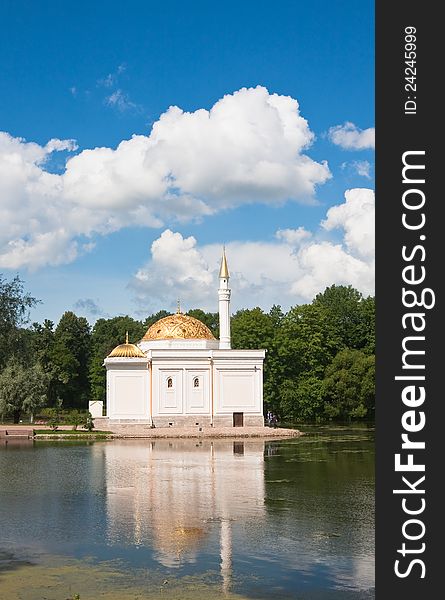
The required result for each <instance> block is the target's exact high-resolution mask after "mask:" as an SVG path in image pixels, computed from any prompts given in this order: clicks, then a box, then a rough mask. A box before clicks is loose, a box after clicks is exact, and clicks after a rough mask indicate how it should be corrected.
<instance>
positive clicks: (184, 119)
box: [0, 86, 330, 269]
mask: <svg viewBox="0 0 445 600" xmlns="http://www.w3.org/2000/svg"><path fill="white" fill-rule="evenodd" d="M118 102H119V100H116V103H117V104H118ZM312 140H313V134H312V132H311V131H310V129H309V126H308V123H307V121H306V120H305V119H304V118H303V117H301V115H300V113H299V106H298V102H297V101H296V100H294V99H293V98H290V97H289V96H279V95H277V94H269V92H268V91H267V89H266V88H264V87H260V86H258V87H256V88H250V89H246V88H242V89H241V90H239V91H237V92H235V93H234V94H231V95H226V96H224V97H223V98H222V99H220V100H219V101H218V102H216V104H215V105H214V106H213V107H212V108H211V109H210V110H204V109H200V110H197V111H195V112H193V113H187V112H184V111H182V110H181V109H180V108H178V107H175V106H173V107H170V108H169V109H168V110H167V111H166V112H165V113H164V114H162V115H161V117H160V118H159V120H158V121H157V122H156V123H155V124H154V125H153V128H152V131H151V133H150V135H148V136H144V135H135V136H133V137H132V138H131V139H130V140H124V141H122V142H121V143H120V144H119V145H118V146H117V148H115V149H113V148H107V147H98V148H94V149H91V150H83V151H82V152H80V153H79V154H77V155H75V156H73V157H72V158H70V159H68V160H67V163H66V168H65V171H64V172H63V173H61V174H54V173H50V172H49V171H47V170H46V169H45V160H47V159H48V157H49V156H50V155H51V153H52V152H55V151H58V150H70V151H73V150H75V149H76V146H75V142H74V141H73V140H50V142H48V144H46V145H45V146H41V145H39V144H35V143H28V142H25V141H24V140H23V139H21V138H14V137H12V136H10V135H8V134H7V133H0V199H1V200H0V201H1V205H0V217H1V218H0V267H2V268H14V269H15V268H21V267H29V268H38V267H39V266H43V265H46V264H60V263H62V262H69V261H71V260H74V259H75V257H76V256H77V253H78V247H79V243H84V242H85V240H84V239H82V238H84V237H87V238H88V237H91V236H93V235H95V234H106V233H109V232H111V231H116V230H118V229H120V228H122V227H126V226H148V227H160V226H162V225H163V224H164V223H165V222H169V221H170V222H178V221H179V222H181V221H187V220H192V219H199V218H202V217H204V216H205V215H209V214H212V213H216V212H218V211H220V210H223V209H227V208H231V207H236V206H240V205H242V204H245V203H252V202H262V203H268V204H280V203H283V202H285V201H287V200H291V201H299V202H305V203H311V202H314V196H315V189H316V186H317V185H321V184H323V183H324V182H325V181H326V180H327V179H328V178H329V177H330V172H329V169H328V166H327V164H326V163H324V162H321V163H318V162H316V161H314V160H312V159H311V158H309V157H308V156H307V155H306V154H305V153H304V152H305V151H306V149H307V148H308V147H309V146H310V144H311V142H312ZM79 239H80V241H79Z"/></svg>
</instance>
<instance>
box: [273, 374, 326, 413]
mask: <svg viewBox="0 0 445 600" xmlns="http://www.w3.org/2000/svg"><path fill="white" fill-rule="evenodd" d="M280 396H281V406H280V408H281V412H282V417H283V419H285V420H287V421H303V422H308V421H320V420H321V419H322V417H323V416H324V413H323V407H324V402H323V382H322V381H321V380H320V379H319V378H318V377H315V376H313V375H304V376H302V377H299V379H298V380H297V381H294V380H292V379H285V380H284V381H283V382H282V383H281V385H280Z"/></svg>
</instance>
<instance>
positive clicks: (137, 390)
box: [107, 359, 150, 420]
mask: <svg viewBox="0 0 445 600" xmlns="http://www.w3.org/2000/svg"><path fill="white" fill-rule="evenodd" d="M109 360H110V359H108V361H109ZM149 391H150V390H149V372H148V368H147V361H146V360H140V361H137V359H127V362H114V363H111V364H107V416H108V417H109V418H110V419H136V420H145V419H149V418H150V410H149V407H150V397H149Z"/></svg>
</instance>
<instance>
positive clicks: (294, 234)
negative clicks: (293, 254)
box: [275, 227, 312, 246]
mask: <svg viewBox="0 0 445 600" xmlns="http://www.w3.org/2000/svg"><path fill="white" fill-rule="evenodd" d="M311 236H312V233H311V232H310V231H307V229H305V228H304V227H298V229H279V230H278V231H277V232H276V233H275V237H276V238H277V239H278V240H283V241H285V242H287V243H288V244H290V245H292V246H298V245H299V244H301V243H302V242H303V241H304V240H307V239H308V238H310V237H311Z"/></svg>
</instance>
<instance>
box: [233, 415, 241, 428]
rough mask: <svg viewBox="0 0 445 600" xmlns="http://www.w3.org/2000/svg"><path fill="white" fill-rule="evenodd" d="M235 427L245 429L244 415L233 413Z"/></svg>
mask: <svg viewBox="0 0 445 600" xmlns="http://www.w3.org/2000/svg"><path fill="white" fill-rule="evenodd" d="M233 426H234V427H244V413H233Z"/></svg>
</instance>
